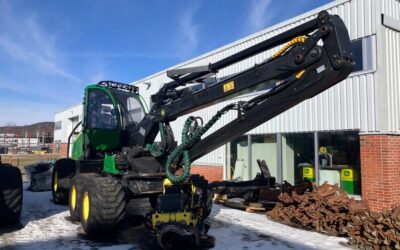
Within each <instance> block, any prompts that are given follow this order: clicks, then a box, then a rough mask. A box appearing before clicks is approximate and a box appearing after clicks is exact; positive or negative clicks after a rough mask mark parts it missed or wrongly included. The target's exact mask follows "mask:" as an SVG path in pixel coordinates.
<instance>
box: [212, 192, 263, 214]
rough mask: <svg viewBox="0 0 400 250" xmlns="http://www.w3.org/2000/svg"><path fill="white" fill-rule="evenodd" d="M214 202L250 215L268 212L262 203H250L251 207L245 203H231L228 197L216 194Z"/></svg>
mask: <svg viewBox="0 0 400 250" xmlns="http://www.w3.org/2000/svg"><path fill="white" fill-rule="evenodd" d="M213 200H214V202H215V203H216V204H219V205H223V206H226V207H230V208H234V209H239V210H244V211H246V212H248V213H260V212H264V211H266V209H265V207H264V206H263V204H262V203H255V202H250V203H249V205H247V206H246V205H244V204H243V203H238V202H233V201H230V200H229V199H228V198H227V195H220V194H215V195H214V198H213Z"/></svg>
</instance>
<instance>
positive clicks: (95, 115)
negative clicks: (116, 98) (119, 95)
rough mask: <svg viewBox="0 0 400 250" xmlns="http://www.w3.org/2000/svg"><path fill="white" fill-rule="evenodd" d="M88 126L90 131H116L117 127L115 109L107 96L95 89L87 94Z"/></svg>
mask: <svg viewBox="0 0 400 250" xmlns="http://www.w3.org/2000/svg"><path fill="white" fill-rule="evenodd" d="M87 114H88V115H87V117H88V121H87V122H88V126H89V128H92V129H116V128H117V126H118V122H117V115H116V110H115V107H114V105H113V103H112V100H111V98H110V96H109V95H107V94H106V93H105V92H103V91H101V90H97V89H93V90H91V91H90V92H89V98H88V110H87Z"/></svg>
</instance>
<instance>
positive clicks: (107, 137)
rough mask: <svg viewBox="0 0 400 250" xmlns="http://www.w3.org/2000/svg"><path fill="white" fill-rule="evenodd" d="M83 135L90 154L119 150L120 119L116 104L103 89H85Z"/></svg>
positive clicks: (96, 87)
mask: <svg viewBox="0 0 400 250" xmlns="http://www.w3.org/2000/svg"><path fill="white" fill-rule="evenodd" d="M85 103H86V105H85V134H86V136H87V138H88V141H89V142H88V143H87V144H88V148H89V149H90V154H91V155H93V153H94V152H93V151H95V152H108V151H113V150H116V149H118V148H119V146H120V140H121V119H120V114H119V110H118V104H117V102H116V101H115V99H114V97H113V96H112V94H111V93H110V92H109V91H108V90H107V89H105V88H102V87H98V86H93V87H88V88H87V89H86V101H85Z"/></svg>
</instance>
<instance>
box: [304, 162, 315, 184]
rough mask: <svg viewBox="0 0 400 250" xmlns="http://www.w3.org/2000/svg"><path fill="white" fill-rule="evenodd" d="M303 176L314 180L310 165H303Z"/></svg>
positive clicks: (312, 169) (312, 168)
mask: <svg viewBox="0 0 400 250" xmlns="http://www.w3.org/2000/svg"><path fill="white" fill-rule="evenodd" d="M302 167H303V178H306V179H307V180H309V181H311V182H315V174H314V167H313V166H311V165H303V166H302Z"/></svg>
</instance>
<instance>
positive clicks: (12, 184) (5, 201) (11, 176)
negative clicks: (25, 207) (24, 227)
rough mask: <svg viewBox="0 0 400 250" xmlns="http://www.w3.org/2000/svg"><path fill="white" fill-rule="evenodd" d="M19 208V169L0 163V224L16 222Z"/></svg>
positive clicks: (20, 185) (19, 213) (20, 178)
mask: <svg viewBox="0 0 400 250" xmlns="http://www.w3.org/2000/svg"><path fill="white" fill-rule="evenodd" d="M21 210H22V175H21V171H20V170H19V169H18V168H16V167H13V166H11V165H8V164H0V225H7V224H12V223H16V222H18V220H19V217H20V216H21Z"/></svg>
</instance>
